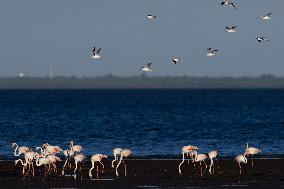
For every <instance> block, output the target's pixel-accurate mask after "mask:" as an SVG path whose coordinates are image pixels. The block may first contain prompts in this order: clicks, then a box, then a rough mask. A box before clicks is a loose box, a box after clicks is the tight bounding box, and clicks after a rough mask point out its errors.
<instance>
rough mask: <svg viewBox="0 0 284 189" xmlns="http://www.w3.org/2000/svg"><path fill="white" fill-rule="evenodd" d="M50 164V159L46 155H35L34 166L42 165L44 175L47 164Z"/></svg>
mask: <svg viewBox="0 0 284 189" xmlns="http://www.w3.org/2000/svg"><path fill="white" fill-rule="evenodd" d="M49 164H50V161H49V159H48V158H46V157H40V155H37V157H36V166H38V167H41V166H44V176H46V175H47V170H46V169H47V166H48V165H49Z"/></svg>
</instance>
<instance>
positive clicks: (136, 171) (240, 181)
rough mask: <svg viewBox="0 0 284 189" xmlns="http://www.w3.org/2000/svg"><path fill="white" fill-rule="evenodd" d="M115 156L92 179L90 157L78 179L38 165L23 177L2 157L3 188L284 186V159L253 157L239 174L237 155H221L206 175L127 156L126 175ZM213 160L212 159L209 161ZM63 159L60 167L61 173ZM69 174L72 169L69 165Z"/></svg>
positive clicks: (172, 163)
mask: <svg viewBox="0 0 284 189" xmlns="http://www.w3.org/2000/svg"><path fill="white" fill-rule="evenodd" d="M110 160H111V159H110V158H108V159H107V160H105V161H103V164H104V165H105V172H104V173H103V174H102V173H101V172H100V173H99V179H96V168H95V169H94V170H93V178H92V179H90V178H89V176H88V171H89V168H90V166H91V163H90V159H87V160H86V161H85V162H84V166H83V167H82V173H81V174H78V175H77V179H76V180H75V179H74V178H73V177H72V176H61V175H60V174H53V175H49V176H48V177H43V176H42V170H40V169H39V168H38V167H36V174H35V177H34V178H33V177H31V176H28V177H23V176H22V175H21V171H22V166H20V165H17V166H14V163H13V162H12V160H10V161H0V184H1V188H213V189H214V188H258V189H262V188H281V187H284V159H283V158H280V159H258V157H256V159H254V167H251V164H250V162H251V159H248V163H247V164H242V167H243V175H241V176H240V175H239V169H238V165H237V164H236V163H235V162H234V158H227V159H223V158H220V159H219V160H218V163H216V165H215V174H214V175H210V174H209V173H208V169H207V171H206V173H205V174H204V177H201V176H200V175H199V172H200V171H199V167H198V166H199V165H198V164H196V167H194V166H193V164H191V163H189V164H188V163H187V161H185V163H184V164H183V165H182V171H183V174H182V175H179V174H178V165H179V163H180V162H181V161H180V160H179V159H175V160H167V159H163V160H160V159H157V160H153V159H144V160H143V159H126V160H125V162H126V164H127V176H126V177H125V176H122V175H123V171H124V169H123V167H122V168H120V169H119V172H120V174H121V175H120V176H119V177H117V176H115V171H114V170H113V169H112V168H111V166H110V165H111V161H110ZM206 162H207V164H209V162H210V161H209V160H207V161H206ZM63 163H64V161H63V160H62V161H61V162H60V163H59V164H58V167H60V170H59V173H61V167H62V165H63ZM65 173H66V174H67V175H71V174H72V170H70V169H69V168H68V169H66V171H65Z"/></svg>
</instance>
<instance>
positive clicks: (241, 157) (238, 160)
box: [235, 155, 248, 175]
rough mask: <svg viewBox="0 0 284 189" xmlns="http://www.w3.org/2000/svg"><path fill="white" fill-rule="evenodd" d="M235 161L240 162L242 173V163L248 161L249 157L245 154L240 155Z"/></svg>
mask: <svg viewBox="0 0 284 189" xmlns="http://www.w3.org/2000/svg"><path fill="white" fill-rule="evenodd" d="M235 161H236V162H237V163H238V164H239V168H240V175H241V174H242V166H241V163H247V162H248V161H247V158H246V156H245V155H238V156H237V157H236V158H235Z"/></svg>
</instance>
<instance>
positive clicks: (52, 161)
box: [46, 155, 61, 173]
mask: <svg viewBox="0 0 284 189" xmlns="http://www.w3.org/2000/svg"><path fill="white" fill-rule="evenodd" d="M46 158H47V159H48V161H49V168H48V173H50V172H51V171H52V169H53V172H54V173H57V166H56V162H59V161H61V159H60V158H59V157H57V156H55V155H48V156H47V157H46Z"/></svg>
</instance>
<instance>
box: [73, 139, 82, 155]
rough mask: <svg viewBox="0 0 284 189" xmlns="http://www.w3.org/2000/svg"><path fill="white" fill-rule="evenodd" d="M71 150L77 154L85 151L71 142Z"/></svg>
mask: <svg viewBox="0 0 284 189" xmlns="http://www.w3.org/2000/svg"><path fill="white" fill-rule="evenodd" d="M70 150H73V151H74V152H76V153H80V152H81V151H83V147H82V146H80V145H74V142H73V141H70Z"/></svg>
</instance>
